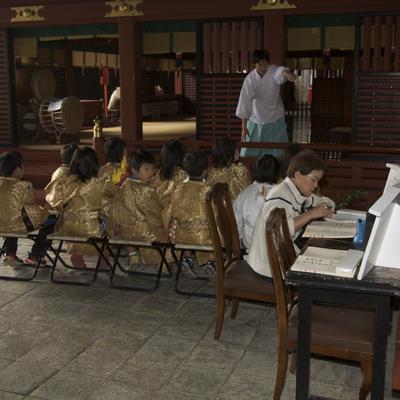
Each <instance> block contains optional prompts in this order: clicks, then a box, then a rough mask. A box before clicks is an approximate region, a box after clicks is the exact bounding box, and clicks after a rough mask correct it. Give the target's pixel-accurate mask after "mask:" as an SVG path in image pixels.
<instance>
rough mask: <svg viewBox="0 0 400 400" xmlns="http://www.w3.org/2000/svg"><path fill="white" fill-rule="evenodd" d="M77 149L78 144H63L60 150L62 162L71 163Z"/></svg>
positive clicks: (64, 163)
mask: <svg viewBox="0 0 400 400" xmlns="http://www.w3.org/2000/svg"><path fill="white" fill-rule="evenodd" d="M77 149H78V145H76V144H75V143H69V144H66V145H65V146H63V147H62V148H61V150H60V156H61V164H63V165H69V164H71V160H72V157H73V156H74V153H75V151H76V150H77Z"/></svg>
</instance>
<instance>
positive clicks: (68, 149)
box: [50, 143, 78, 182]
mask: <svg viewBox="0 0 400 400" xmlns="http://www.w3.org/2000/svg"><path fill="white" fill-rule="evenodd" d="M77 149H78V146H77V145H76V144H75V143H69V144H66V145H65V146H63V147H62V148H61V150H60V158H61V165H60V166H59V167H58V168H57V169H56V170H55V171H54V172H53V174H52V175H51V179H50V182H51V181H54V180H55V179H59V178H64V177H66V176H68V175H69V172H70V170H69V164H70V163H71V160H72V157H73V156H74V154H75V151H76V150H77Z"/></svg>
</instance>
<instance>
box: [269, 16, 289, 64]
mask: <svg viewBox="0 0 400 400" xmlns="http://www.w3.org/2000/svg"><path fill="white" fill-rule="evenodd" d="M264 48H265V49H267V50H268V51H269V55H270V60H269V61H270V63H271V64H276V65H282V64H283V63H284V61H285V48H286V46H285V18H284V15H283V14H282V11H281V10H276V11H267V12H266V13H265V15H264Z"/></svg>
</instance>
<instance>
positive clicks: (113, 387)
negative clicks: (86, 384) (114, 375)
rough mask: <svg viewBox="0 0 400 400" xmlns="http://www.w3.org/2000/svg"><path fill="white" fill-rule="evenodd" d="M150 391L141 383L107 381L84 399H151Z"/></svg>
mask: <svg viewBox="0 0 400 400" xmlns="http://www.w3.org/2000/svg"><path fill="white" fill-rule="evenodd" d="M152 392H153V391H152V390H151V389H149V388H146V387H143V386H141V385H131V384H128V383H122V382H111V381H107V382H106V383H104V384H103V385H101V386H100V387H98V388H97V389H96V390H94V392H93V393H92V394H90V395H89V396H88V397H87V398H86V399H85V400H151V399H153V396H152Z"/></svg>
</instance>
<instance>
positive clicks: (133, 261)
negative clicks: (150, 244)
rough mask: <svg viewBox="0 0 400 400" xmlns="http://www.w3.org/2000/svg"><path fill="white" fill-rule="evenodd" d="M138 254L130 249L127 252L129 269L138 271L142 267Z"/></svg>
mask: <svg viewBox="0 0 400 400" xmlns="http://www.w3.org/2000/svg"><path fill="white" fill-rule="evenodd" d="M141 261H142V260H141V258H140V254H139V253H138V252H136V251H132V252H130V253H129V263H128V269H129V270H131V271H139V270H141V269H142V262H141Z"/></svg>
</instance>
